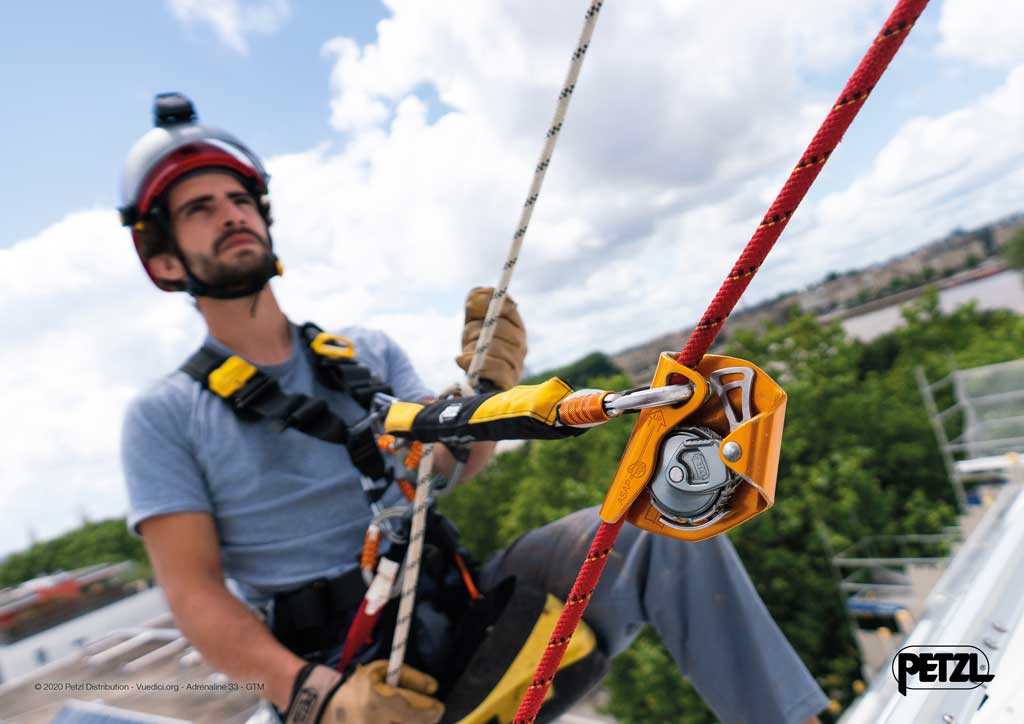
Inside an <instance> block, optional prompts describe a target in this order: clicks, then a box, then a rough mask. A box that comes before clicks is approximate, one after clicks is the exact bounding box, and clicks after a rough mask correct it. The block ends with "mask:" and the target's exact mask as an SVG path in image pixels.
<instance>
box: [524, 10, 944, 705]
mask: <svg viewBox="0 0 1024 724" xmlns="http://www.w3.org/2000/svg"><path fill="white" fill-rule="evenodd" d="M927 5H928V0H900V1H899V3H898V4H897V5H896V8H895V9H894V10H893V11H892V14H891V15H889V18H888V20H886V21H885V25H884V26H883V27H882V32H880V33H879V34H878V37H876V38H875V41H874V42H873V43H872V44H871V47H870V48H869V49H868V52H867V53H866V54H865V55H864V57H863V58H862V59H861V61H860V65H858V66H857V69H856V70H855V71H854V72H853V75H852V76H850V80H849V81H847V83H846V87H845V88H843V92H842V93H841V94H840V95H839V99H838V100H837V101H836V103H835V105H834V106H833V107H832V110H831V111H830V112H829V114H828V116H827V117H826V118H825V121H824V122H823V123H822V124H821V127H820V128H819V129H818V132H817V133H816V134H814V138H813V139H812V140H811V143H810V145H809V146H808V147H807V150H806V151H804V154H803V155H802V156H801V157H800V161H799V162H798V163H797V165H796V168H794V169H793V172H792V173H791V174H790V176H789V178H788V179H787V180H786V183H785V185H783V187H782V191H781V192H779V195H778V196H777V197H776V198H775V201H774V202H773V203H772V205H771V206H770V207H769V209H768V213H767V214H766V215H765V217H764V220H763V221H762V222H761V224H760V225H759V226H758V227H757V230H756V231H755V232H754V235H753V237H751V239H750V241H749V242H747V246H746V247H745V248H744V249H743V252H742V253H741V254H740V258H739V259H738V260H737V262H736V264H735V266H733V268H732V271H731V272H729V276H727V277H726V279H725V281H724V282H723V283H722V286H721V287H720V288H719V290H718V293H717V294H715V298H714V299H713V300H712V302H711V304H710V305H709V306H708V308H707V311H705V312H704V316H703V317H702V318H701V320H700V323H699V324H698V325H697V327H696V328H695V329H694V330H693V332H691V334H690V338H689V339H688V340H687V342H686V346H685V347H684V348H683V351H682V352H680V353H679V355H678V356H677V357H676V359H677V360H678V361H679V362H680V364H683V365H686V366H687V367H695V366H696V365H697V364H698V363H699V362H700V360H701V359H702V358H703V357H704V354H705V353H706V352H707V351H708V348H709V347H711V343H712V342H713V341H714V340H715V337H716V336H718V332H719V330H720V329H721V328H722V325H723V324H724V323H725V320H726V319H727V318H728V317H729V314H730V313H731V312H732V310H733V307H735V306H736V302H738V301H739V298H740V296H741V295H742V294H743V292H744V290H745V289H746V288H747V285H749V284H750V280H751V279H753V277H754V274H756V273H757V270H758V269H760V268H761V264H762V262H764V259H765V257H766V256H768V252H769V251H771V248H772V246H774V245H775V242H776V240H778V238H779V235H780V234H782V230H783V229H785V228H786V224H787V223H788V222H789V220H790V219H791V218H792V217H793V213H794V212H795V211H796V208H797V206H799V205H800V202H801V201H802V200H803V198H804V196H805V195H806V194H807V190H808V189H809V188H810V187H811V184H812V183H814V180H815V179H816V178H817V177H818V174H819V173H820V172H821V169H822V167H823V166H824V165H825V162H826V161H828V159H829V156H831V155H832V152H833V151H834V150H835V148H836V146H838V145H839V142H840V141H841V140H842V138H843V134H844V133H846V129H847V128H849V127H850V124H851V123H852V122H853V119H854V118H855V117H856V116H857V113H858V112H859V111H860V109H861V107H862V106H863V105H864V101H865V99H867V97H868V95H869V94H870V93H871V91H872V90H873V89H874V87H875V85H876V84H877V83H878V80H879V78H881V77H882V74H883V73H884V72H885V69H886V68H887V67H888V65H889V62H890V61H891V60H892V59H893V56H895V55H896V51H897V50H899V48H900V46H901V45H902V44H903V40H904V39H905V38H906V37H907V34H908V33H909V32H910V29H911V28H912V27H913V26H914V23H915V22H916V21H917V18H918V17H919V16H920V15H921V13H922V12H924V9H925V7H926V6H927ZM623 521H625V516H623V517H622V518H620V519H619V520H618V521H617V522H615V523H601V525H600V526H599V527H598V529H597V534H596V535H595V536H594V542H593V543H591V545H590V551H589V552H588V553H587V557H586V559H585V560H584V561H583V566H582V567H581V568H580V572H579V574H578V575H577V576H576V582H575V583H574V584H573V587H572V591H571V592H570V593H569V598H568V600H567V602H566V605H565V608H564V609H563V610H562V615H561V616H559V618H558V623H556V624H555V630H554V631H553V632H552V633H551V639H550V640H549V642H548V646H547V649H546V650H545V651H544V655H543V656H542V657H541V660H540V663H539V664H538V665H537V670H536V671H535V672H534V675H533V681H532V682H531V683H530V686H529V688H528V689H527V691H526V695H525V696H524V697H523V701H522V703H521V704H520V705H519V710H518V711H517V712H516V716H515V719H513V724H533V722H534V720H535V719H536V718H537V713H538V712H539V711H540V707H541V704H542V703H543V702H544V696H545V695H546V694H547V690H548V687H549V686H551V682H552V680H553V679H554V677H555V672H556V671H558V665H559V664H560V663H561V661H562V656H563V655H564V653H565V649H566V646H567V645H568V643H569V639H571V638H572V634H573V632H574V631H575V630H576V626H578V625H579V622H580V619H581V618H582V617H583V612H584V610H586V607H587V603H589V601H590V597H591V596H592V595H593V593H594V589H595V588H597V583H598V581H599V580H600V578H601V572H602V571H603V570H604V564H605V562H606V561H607V560H608V554H609V553H610V552H611V549H612V547H613V546H614V545H615V540H616V538H618V536H619V530H620V529H621V528H622V523H623Z"/></svg>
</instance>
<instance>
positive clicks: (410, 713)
mask: <svg viewBox="0 0 1024 724" xmlns="http://www.w3.org/2000/svg"><path fill="white" fill-rule="evenodd" d="M387 670H388V662H387V661H385V660H383V659H381V660H379V661H374V662H372V663H369V664H367V665H366V666H359V667H357V668H356V670H355V672H354V673H353V674H352V676H350V677H349V678H348V680H346V681H345V683H344V684H341V674H339V673H338V672H337V671H335V670H334V669H331V668H328V667H326V666H316V667H313V668H312V669H311V670H309V671H308V672H307V671H306V670H303V672H300V674H299V679H300V680H301V681H297V682H296V684H297V685H296V692H295V693H294V694H293V695H292V702H291V705H290V706H289V707H288V716H287V718H286V719H285V723H286V724H437V722H439V721H440V720H441V717H442V716H443V715H444V704H442V703H441V702H440V701H438V700H437V699H434V698H432V697H431V696H429V695H430V694H433V693H434V692H436V691H437V682H436V681H435V680H434V678H433V677H431V676H428V675H427V674H424V673H423V672H421V671H417V670H416V669H414V668H412V667H411V666H403V667H402V673H401V676H400V679H399V686H398V688H394V687H391V686H388V685H387V684H386V683H384V677H385V676H386V675H387ZM303 674H305V679H302V677H303ZM339 684H340V686H339Z"/></svg>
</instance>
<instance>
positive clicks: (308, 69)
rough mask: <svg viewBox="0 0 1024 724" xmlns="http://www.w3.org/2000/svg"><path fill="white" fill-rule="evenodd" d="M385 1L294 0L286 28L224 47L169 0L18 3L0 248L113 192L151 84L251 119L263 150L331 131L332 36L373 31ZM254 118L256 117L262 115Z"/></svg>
mask: <svg viewBox="0 0 1024 724" xmlns="http://www.w3.org/2000/svg"><path fill="white" fill-rule="evenodd" d="M385 14H386V12H385V8H384V6H383V5H382V4H380V3H378V2H364V1H360V2H354V3H352V2H349V3H344V2H315V3H304V4H296V5H295V6H294V7H293V9H292V12H291V14H290V16H289V17H288V18H287V19H286V20H285V21H284V22H283V23H282V25H281V27H280V29H279V30H278V31H276V32H274V33H273V34H270V35H259V34H253V35H252V36H250V37H249V38H248V44H249V52H248V53H247V54H241V53H239V52H237V51H235V50H233V49H232V48H230V47H228V46H227V45H225V44H224V43H223V42H222V41H221V40H220V39H219V38H218V36H217V35H216V33H215V32H214V30H212V29H211V28H210V27H209V26H207V25H200V24H190V25H185V24H183V23H181V22H179V21H178V20H177V19H176V18H175V17H174V14H173V12H172V11H171V9H170V7H169V6H168V5H167V4H165V3H162V2H127V1H125V0H120V1H117V0H97V1H96V2H88V3H79V2H67V1H65V2H56V3H54V2H48V3H12V4H10V5H9V6H8V7H5V9H4V21H3V23H0V88H2V89H3V93H4V95H5V96H6V99H5V102H4V103H3V105H4V107H6V109H7V111H6V112H5V113H3V114H2V115H0V137H2V138H4V139H5V140H6V142H5V143H4V144H3V146H4V155H5V163H4V166H5V167H6V168H7V169H8V173H6V174H3V176H2V177H0V218H2V219H3V220H4V223H3V225H2V231H0V247H4V246H10V245H11V244H13V243H15V242H16V241H19V240H21V239H24V238H27V237H29V236H31V235H33V234H35V233H37V232H39V231H40V230H41V229H43V228H44V227H45V226H47V225H48V224H50V223H52V222H53V221H54V220H56V219H58V218H60V217H62V216H64V215H65V214H68V213H71V212H72V211H77V210H80V209H83V208H90V207H110V206H112V205H114V204H115V203H116V193H117V181H118V175H119V173H120V167H121V162H122V161H123V159H124V156H125V155H126V153H127V151H128V149H129V148H130V147H131V144H132V143H134V141H135V139H136V138H137V137H138V136H140V135H141V134H142V133H143V132H145V131H146V130H147V129H148V128H149V127H150V125H151V120H150V119H151V116H150V107H151V101H152V97H153V95H154V94H155V93H157V92H160V91H167V90H180V91H183V92H185V93H187V94H189V95H191V96H192V98H193V99H194V100H195V101H196V103H197V105H198V108H199V113H200V117H201V118H202V119H203V120H205V121H207V122H211V123H213V125H218V126H221V127H223V128H229V129H232V128H244V129H245V135H246V142H247V143H248V144H249V145H250V146H251V147H252V148H254V149H256V150H257V151H258V152H259V153H260V154H265V155H273V154H280V153H288V152H292V151H298V150H304V149H307V148H310V147H311V146H314V145H315V144H317V143H319V142H321V141H324V140H326V139H330V138H334V137H336V136H337V134H333V133H332V132H331V129H330V127H329V124H328V116H327V113H326V108H327V104H328V97H329V89H328V84H327V74H328V72H329V70H330V66H331V62H330V60H329V59H327V58H324V57H322V56H321V54H320V48H321V46H322V45H323V44H324V43H325V42H326V41H327V40H329V39H330V38H332V37H335V36H338V35H348V36H350V37H353V38H355V39H357V40H359V41H361V42H368V41H370V40H372V39H373V37H374V33H375V26H376V24H377V21H379V20H380V19H381V18H382V17H384V16H385ZM254 116H258V117H254Z"/></svg>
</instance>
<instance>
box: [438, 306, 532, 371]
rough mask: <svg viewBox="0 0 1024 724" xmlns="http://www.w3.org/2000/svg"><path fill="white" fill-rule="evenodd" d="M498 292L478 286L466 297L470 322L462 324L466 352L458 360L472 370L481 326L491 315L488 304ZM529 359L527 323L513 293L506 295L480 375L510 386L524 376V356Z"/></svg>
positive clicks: (463, 346) (463, 348) (458, 362)
mask: <svg viewBox="0 0 1024 724" xmlns="http://www.w3.org/2000/svg"><path fill="white" fill-rule="evenodd" d="M492 294H494V288H493V287H474V288H473V289H471V290H470V291H469V295H468V296H467V297H466V325H465V327H463V328H462V354H460V355H459V356H458V357H456V358H455V362H456V363H457V364H458V365H459V367H461V368H462V369H464V370H466V371H467V372H468V371H469V363H470V362H471V361H472V359H473V350H475V349H476V341H477V340H478V339H479V338H480V328H481V327H482V326H483V323H484V317H485V316H487V305H488V304H490V302H491V295H492ZM525 359H526V326H525V325H524V324H523V319H522V317H520V316H519V310H518V309H516V303H515V302H514V301H512V297H509V296H506V297H505V302H504V303H503V304H502V305H501V315H500V316H499V317H498V322H497V324H496V325H495V327H494V337H493V338H492V339H491V346H490V348H489V349H488V350H487V356H486V357H485V358H484V364H483V367H481V368H480V379H482V380H487V381H488V382H490V383H492V384H493V385H494V386H495V387H497V388H498V389H499V390H507V389H508V388H510V387H515V386H516V385H517V384H519V378H520V377H522V376H523V360H525Z"/></svg>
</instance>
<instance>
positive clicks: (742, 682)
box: [481, 508, 828, 724]
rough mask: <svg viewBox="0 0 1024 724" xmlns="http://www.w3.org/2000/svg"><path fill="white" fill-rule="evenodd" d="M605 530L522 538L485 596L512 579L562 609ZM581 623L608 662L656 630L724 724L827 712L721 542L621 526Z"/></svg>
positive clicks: (491, 575)
mask: <svg viewBox="0 0 1024 724" xmlns="http://www.w3.org/2000/svg"><path fill="white" fill-rule="evenodd" d="M599 522H600V520H599V518H598V514H597V508H589V509H586V510H581V511H577V512H576V513H573V514H572V515H569V516H566V517H565V518H562V519H560V520H557V521H555V522H554V523H550V524H549V525H546V526H544V527H543V528H538V529H536V530H532V531H530V532H528V533H526V534H524V535H523V536H521V537H520V538H519V539H518V540H516V541H515V542H514V543H512V545H510V546H509V547H508V548H506V549H504V550H502V551H500V552H498V553H497V554H496V555H495V556H494V558H492V559H491V560H490V561H488V563H487V564H486V565H485V566H484V568H483V571H482V574H481V584H482V587H483V588H485V589H486V588H488V587H490V586H493V585H495V584H496V583H497V582H498V581H500V580H501V579H502V578H504V577H505V576H509V575H515V576H518V577H519V578H520V579H521V580H524V581H527V582H529V583H531V584H532V585H534V586H535V587H537V588H540V589H542V590H545V591H548V592H549V593H552V594H554V595H556V596H558V597H559V598H561V599H562V600H565V598H566V596H567V594H568V593H569V590H570V589H571V588H572V584H573V582H574V581H575V579H576V573H577V572H578V571H579V567H580V563H581V562H582V561H583V558H584V556H585V555H586V553H587V551H588V549H589V548H590V543H591V541H592V540H593V538H594V533H595V532H596V531H597V526H598V524H599ZM584 619H585V620H586V622H587V623H588V624H589V625H590V627H591V628H592V629H594V632H595V633H596V634H597V637H598V639H599V640H600V642H601V645H602V648H603V649H604V650H605V651H606V653H608V654H610V655H611V656H615V655H616V654H618V653H620V652H622V651H623V650H624V649H625V648H626V647H627V646H629V644H630V643H631V642H632V641H633V639H634V638H635V637H636V635H637V634H638V633H639V632H640V629H641V628H642V627H643V625H644V624H650V625H651V626H652V627H654V630H655V631H657V633H658V635H659V637H660V638H661V640H662V642H663V643H664V644H665V647H666V648H667V649H668V651H669V653H670V654H671V655H672V658H673V660H674V661H675V663H676V665H677V666H678V667H679V670H680V671H681V672H682V673H683V674H684V675H686V677H687V678H689V680H690V681H691V682H692V683H693V685H694V687H695V688H696V689H697V691H698V693H699V694H700V695H701V697H702V698H703V699H704V701H705V702H706V703H707V705H708V706H709V707H710V708H711V709H712V710H713V711H714V713H715V715H716V716H717V717H718V718H719V719H720V720H721V721H722V722H723V723H724V724H761V723H764V724H790V723H792V724H800V723H802V722H804V721H806V720H807V719H808V718H809V717H811V716H813V715H815V714H816V713H818V712H820V711H821V710H822V709H823V708H824V707H825V705H826V704H827V703H828V700H827V699H826V698H825V695H824V694H823V693H822V691H821V689H820V687H818V685H817V683H816V682H815V681H814V679H813V678H812V677H811V675H810V673H809V672H808V671H807V668H806V667H805V666H804V665H803V663H802V662H801V661H800V659H799V657H798V656H797V655H796V652H795V651H793V648H792V647H791V646H790V645H789V642H788V641H787V640H786V638H785V637H784V636H783V635H782V632H781V631H780V630H779V627H778V626H777V625H776V624H775V622H774V621H773V620H772V618H771V616H770V615H769V614H768V610H767V609H766V608H765V606H764V603H762V601H761V598H760V597H759V596H758V595H757V591H755V590H754V586H753V584H752V583H751V582H750V578H749V577H748V576H747V572H746V571H745V570H744V568H743V564H742V563H741V562H740V559H739V557H738V556H737V555H736V551H735V550H734V549H733V547H732V543H730V541H729V539H728V538H727V537H725V536H724V535H720V536H717V537H715V538H712V539H710V540H706V541H702V542H700V543H686V542H683V541H678V540H673V539H670V538H665V537H663V536H658V535H653V534H651V533H648V532H646V531H642V530H640V529H639V528H636V527H634V526H631V525H629V524H626V525H624V526H623V527H622V530H621V532H620V533H619V538H618V541H617V542H616V544H615V548H614V550H613V551H612V554H611V555H610V556H609V558H608V562H607V564H606V566H605V569H604V574H603V576H602V578H601V582H600V584H599V585H598V587H597V590H596V591H595V592H594V596H593V598H592V599H591V601H590V605H589V606H588V607H587V612H586V614H585V615H584Z"/></svg>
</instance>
